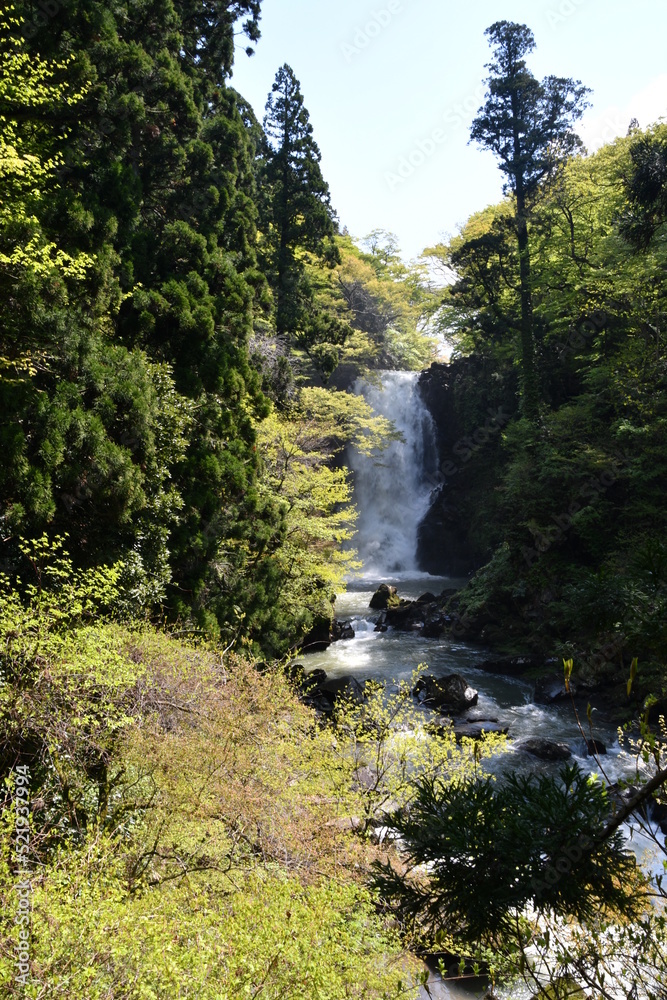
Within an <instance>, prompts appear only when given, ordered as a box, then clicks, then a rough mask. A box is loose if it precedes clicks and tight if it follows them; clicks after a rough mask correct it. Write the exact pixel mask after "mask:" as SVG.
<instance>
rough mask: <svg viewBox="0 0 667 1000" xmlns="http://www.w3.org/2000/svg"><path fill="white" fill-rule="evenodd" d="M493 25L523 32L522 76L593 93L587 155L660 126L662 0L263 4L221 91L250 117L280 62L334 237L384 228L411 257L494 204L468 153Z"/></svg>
mask: <svg viewBox="0 0 667 1000" xmlns="http://www.w3.org/2000/svg"><path fill="white" fill-rule="evenodd" d="M498 20H508V21H517V22H520V23H522V24H527V25H528V27H530V28H531V29H532V31H533V33H534V35H535V41H536V46H537V47H536V49H535V51H534V52H533V53H532V55H531V56H529V57H528V65H529V67H530V69H531V70H532V72H533V73H534V74H535V76H537V77H539V78H542V77H544V76H546V75H549V74H553V75H556V76H565V77H572V78H574V79H575V80H581V82H582V83H583V84H585V85H586V86H587V87H590V88H591V89H592V91H593V93H592V94H591V95H590V97H589V100H590V102H591V105H592V106H591V108H590V109H589V110H588V111H587V112H586V114H585V117H584V119H583V120H582V122H581V123H580V124H581V127H580V132H581V134H582V137H583V138H584V140H585V142H586V144H587V147H588V148H589V149H590V150H594V149H596V148H598V147H599V146H600V145H602V144H603V143H604V142H607V141H610V140H611V139H613V138H615V137H616V136H618V135H625V134H626V132H627V130H628V125H629V124H630V121H631V119H632V118H637V119H638V120H639V123H640V125H642V126H645V125H648V124H650V123H652V122H654V121H657V120H658V119H659V118H660V117H661V116H665V117H666V118H667V54H666V52H667V50H666V49H665V38H667V2H665V0H467V2H466V0H457V2H454V0H376V2H367V0H264V2H263V3H262V22H261V30H262V38H261V39H260V41H259V42H258V44H257V47H256V53H255V55H254V56H252V57H251V58H248V57H247V56H246V55H245V53H244V51H243V43H244V41H245V40H244V39H242V38H241V39H239V47H238V49H237V53H236V65H235V69H234V77H233V79H232V81H231V82H232V85H233V86H234V87H236V89H237V90H239V91H240V92H241V93H242V94H243V95H244V96H245V97H246V99H247V100H249V101H250V103H251V104H252V106H253V108H254V109H255V112H256V114H257V116H258V118H259V119H260V120H261V119H262V118H263V116H264V108H265V105H266V99H267V96H268V93H269V91H270V90H271V85H272V83H273V80H274V78H275V74H276V72H277V70H278V68H279V67H280V66H281V65H282V64H283V63H289V65H290V66H291V67H292V69H293V70H294V72H295V74H296V76H297V78H298V79H299V80H300V82H301V91H302V93H303V95H304V101H305V106H306V108H307V109H308V111H309V113H310V120H311V123H312V125H313V129H314V136H315V139H316V141H317V143H318V145H319V147H320V150H321V152H322V172H323V174H324V177H325V179H326V180H327V181H328V183H329V186H330V189H331V200H332V204H333V206H334V208H335V209H336V212H337V213H338V216H339V219H340V224H341V227H343V226H345V227H347V228H348V229H349V231H350V232H351V234H352V235H353V236H354V237H355V238H358V239H360V238H362V237H364V236H365V235H367V234H368V233H369V232H370V231H371V230H373V229H385V230H388V231H390V232H392V233H394V234H395V235H396V236H397V237H398V240H399V245H400V247H401V250H402V252H403V255H404V256H405V257H406V259H410V258H415V257H417V256H418V255H419V254H420V253H421V251H422V250H423V249H424V248H425V247H427V246H432V245H434V244H435V243H437V242H438V241H439V240H442V239H447V237H448V236H451V235H453V234H454V233H456V232H457V231H458V229H459V227H460V226H461V225H462V224H463V223H464V222H465V221H466V219H467V218H468V217H469V216H470V215H471V214H472V213H473V212H476V211H479V210H480V209H482V208H484V207H485V206H486V205H488V204H492V203H494V202H496V201H498V200H499V198H500V197H501V196H502V191H501V188H502V178H501V175H500V171H499V170H498V168H497V166H496V161H495V159H494V157H493V155H492V154H491V153H489V152H487V151H485V150H482V149H480V148H479V147H477V146H474V145H470V144H469V143H468V139H469V128H470V123H471V121H472V119H473V118H474V116H475V114H476V112H477V110H478V109H479V107H480V106H481V104H482V103H483V100H484V85H483V81H484V79H485V78H486V76H487V71H486V70H485V63H487V62H488V61H489V59H490V55H491V53H490V49H489V46H488V41H487V39H486V38H485V36H484V31H485V29H486V28H487V27H488V26H489V25H490V24H492V23H493V22H494V21H498Z"/></svg>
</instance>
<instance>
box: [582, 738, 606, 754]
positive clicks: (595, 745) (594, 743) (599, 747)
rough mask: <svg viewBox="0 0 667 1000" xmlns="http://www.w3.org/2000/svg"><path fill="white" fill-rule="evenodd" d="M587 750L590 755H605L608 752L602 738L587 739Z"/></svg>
mask: <svg viewBox="0 0 667 1000" xmlns="http://www.w3.org/2000/svg"><path fill="white" fill-rule="evenodd" d="M586 750H587V751H588V756H589V757H603V756H604V755H605V754H606V752H607V748H606V746H605V745H604V743H603V742H602V740H586Z"/></svg>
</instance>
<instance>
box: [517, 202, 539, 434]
mask: <svg viewBox="0 0 667 1000" xmlns="http://www.w3.org/2000/svg"><path fill="white" fill-rule="evenodd" d="M516 223H517V236H518V241H519V281H520V286H521V388H522V399H523V412H524V415H525V416H526V417H528V419H529V420H535V418H536V417H537V412H538V407H539V402H540V392H539V387H538V384H537V369H536V366H535V337H534V333H533V295H532V290H531V281H530V247H529V245H528V219H527V217H526V206H525V199H524V198H523V193H522V194H521V197H519V195H518V194H517V219H516Z"/></svg>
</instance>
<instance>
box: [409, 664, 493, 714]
mask: <svg viewBox="0 0 667 1000" xmlns="http://www.w3.org/2000/svg"><path fill="white" fill-rule="evenodd" d="M413 695H414V696H415V698H417V700H418V701H419V702H420V703H421V704H423V705H428V706H429V708H435V709H436V710H437V711H444V712H453V713H454V714H455V715H461V714H462V713H463V712H466V711H467V710H468V709H469V708H474V707H475V705H476V704H477V702H478V700H479V694H478V693H477V691H475V689H474V688H471V687H470V685H469V684H468V682H467V681H466V680H465V678H463V677H461V675H460V674H449V675H448V676H447V677H431V676H430V675H427V676H426V677H420V678H419V680H418V681H417V684H416V686H415V689H414V691H413Z"/></svg>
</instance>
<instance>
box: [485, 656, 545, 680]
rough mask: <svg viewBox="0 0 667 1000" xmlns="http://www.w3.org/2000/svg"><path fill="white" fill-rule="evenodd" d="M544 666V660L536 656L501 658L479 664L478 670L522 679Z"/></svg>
mask: <svg viewBox="0 0 667 1000" xmlns="http://www.w3.org/2000/svg"><path fill="white" fill-rule="evenodd" d="M543 665H544V660H542V659H540V658H539V657H536V656H529V655H526V656H501V657H498V658H497V659H493V660H484V662H483V663H478V664H477V668H478V670H484V671H486V673H488V674H503V675H504V676H505V677H522V676H523V675H524V674H525V673H527V672H528V671H529V670H535V669H537V668H539V667H542V666H543ZM561 680H562V678H561Z"/></svg>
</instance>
